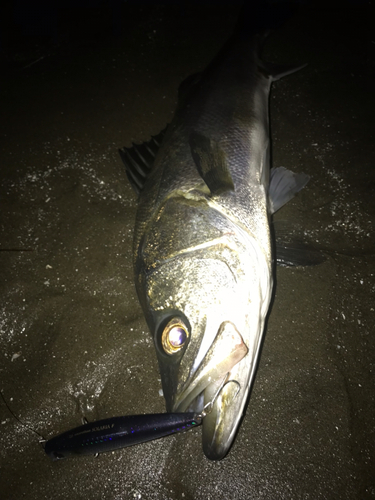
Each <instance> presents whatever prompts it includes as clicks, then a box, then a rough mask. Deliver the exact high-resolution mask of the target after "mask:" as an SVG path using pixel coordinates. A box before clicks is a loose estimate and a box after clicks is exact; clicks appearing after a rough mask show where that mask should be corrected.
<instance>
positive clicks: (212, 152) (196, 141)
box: [189, 132, 234, 195]
mask: <svg viewBox="0 0 375 500" xmlns="http://www.w3.org/2000/svg"><path fill="white" fill-rule="evenodd" d="M189 144H190V150H191V154H192V157H193V159H194V162H195V165H196V167H197V170H198V172H199V175H200V176H201V177H202V179H203V180H204V182H205V183H206V185H207V186H208V188H209V190H210V191H211V193H212V194H213V195H218V194H221V193H223V192H225V191H234V184H233V180H232V176H231V175H230V171H229V168H228V162H227V159H226V156H225V153H224V151H223V150H222V148H221V147H220V145H219V143H218V142H216V141H214V140H213V139H210V138H208V137H206V136H204V135H203V134H201V133H199V132H192V133H191V135H190V138H189Z"/></svg>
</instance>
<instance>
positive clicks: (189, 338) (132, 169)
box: [120, 16, 309, 459]
mask: <svg viewBox="0 0 375 500" xmlns="http://www.w3.org/2000/svg"><path fill="white" fill-rule="evenodd" d="M256 17H257V16H255V18H256ZM258 17H259V16H258ZM258 20H259V19H258ZM261 24H262V23H261ZM250 28H251V29H249V26H246V29H240V30H239V31H237V33H235V34H234V35H233V36H232V38H231V39H230V40H229V41H228V42H227V44H226V45H225V46H224V47H223V49H222V50H221V51H220V52H219V54H218V56H217V57H216V58H215V59H214V60H213V62H212V63H211V64H210V65H209V66H208V67H207V69H206V70H205V71H204V72H203V73H202V74H199V75H193V76H192V77H189V78H188V79H187V81H186V82H184V83H183V84H182V86H181V88H180V95H179V104H178V107H177V111H176V113H175V117H174V119H173V121H172V123H171V124H170V125H169V126H168V128H167V130H166V132H164V131H163V133H162V134H161V135H160V136H157V137H155V138H153V139H152V141H150V142H149V143H147V144H144V145H142V146H136V145H134V146H133V148H129V149H127V148H124V149H123V150H121V151H120V153H121V156H122V157H123V160H124V163H125V165H126V168H127V171H128V176H129V179H130V181H131V183H132V184H133V186H134V187H135V189H136V190H137V191H138V192H139V208H138V212H137V219H136V225H135V237H134V269H135V282H136V288H137V292H138V296H139V300H140V303H141V305H142V308H143V311H144V314H145V317H146V320H147V323H148V325H149V328H150V331H151V333H152V336H153V339H154V343H155V348H156V352H157V356H158V361H159V366H160V373H161V377H162V385H163V391H164V396H165V399H166V406H167V411H170V412H188V411H189V412H191V411H193V412H197V413H200V412H202V410H203V408H204V407H205V405H207V404H208V405H209V404H210V401H213V400H214V403H213V404H212V405H211V406H212V407H211V408H210V412H207V415H206V416H205V418H204V419H203V449H204V452H205V454H206V455H207V457H208V458H210V459H221V458H223V457H224V456H225V455H226V453H227V452H228V450H229V448H230V446H231V444H232V442H233V440H234V437H235V435H236V432H237V430H238V427H239V424H240V421H241V418H242V415H243V413H244V410H245V405H246V402H247V399H248V396H249V391H250V388H251V386H252V383H253V380H254V375H255V371H256V366H257V360H258V356H259V352H260V346H261V343H262V338H263V333H264V324H265V319H266V316H267V312H268V308H269V304H270V299H271V295H272V290H273V251H272V244H271V235H270V219H271V215H272V214H273V213H274V212H275V211H276V210H278V209H279V208H280V207H281V206H283V205H284V204H285V203H286V202H287V201H289V200H290V199H291V198H292V197H293V196H294V195H295V193H297V192H298V191H299V190H300V189H302V188H303V187H304V186H305V184H306V183H307V182H308V180H309V177H308V176H307V175H305V174H293V173H292V172H290V171H288V170H286V169H284V168H277V169H272V170H270V139H269V111H268V101H269V92H270V87H271V83H272V82H273V81H275V80H277V79H279V78H281V77H282V76H285V75H288V74H290V73H293V72H294V71H297V70H298V69H300V68H301V67H302V66H298V67H288V68H285V67H283V68H281V67H278V66H275V65H273V64H269V63H265V62H264V61H262V60H261V58H260V49H261V47H262V45H263V42H264V39H265V37H266V35H265V32H264V29H263V26H262V25H261V26H260V27H259V26H258V25H257V22H256V19H255V21H254V20H253V24H252V25H251V27H250ZM160 142H161V145H160ZM154 157H155V158H154Z"/></svg>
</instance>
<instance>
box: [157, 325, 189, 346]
mask: <svg viewBox="0 0 375 500" xmlns="http://www.w3.org/2000/svg"><path fill="white" fill-rule="evenodd" d="M188 338H189V330H188V329H187V327H186V325H185V324H184V322H183V321H182V320H181V319H180V318H173V319H171V321H170V322H169V323H168V324H167V326H166V327H165V328H164V330H163V333H162V335H161V343H162V346H163V349H164V351H165V352H166V353H167V354H175V353H176V352H178V351H179V350H180V349H182V348H183V347H184V345H185V344H186V341H187V340H188Z"/></svg>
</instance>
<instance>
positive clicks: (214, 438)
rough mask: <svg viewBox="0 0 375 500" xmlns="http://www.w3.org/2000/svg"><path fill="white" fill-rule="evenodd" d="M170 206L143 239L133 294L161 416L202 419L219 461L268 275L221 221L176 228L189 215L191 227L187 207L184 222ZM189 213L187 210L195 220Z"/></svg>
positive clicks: (208, 447)
mask: <svg viewBox="0 0 375 500" xmlns="http://www.w3.org/2000/svg"><path fill="white" fill-rule="evenodd" d="M170 203H172V204H174V206H173V211H172V212H173V213H174V215H175V216H174V217H173V219H172V218H170V219H169V218H168V217H167V215H168V209H169V210H171V209H172V207H171V206H169V207H164V210H163V218H159V219H157V218H156V219H157V221H156V222H155V225H154V227H153V229H150V231H149V233H148V235H147V236H146V237H145V238H144V240H143V243H142V258H139V260H138V265H137V270H138V272H137V276H138V286H137V290H138V295H139V298H140V301H141V304H142V307H143V309H144V312H145V316H146V319H147V322H148V325H149V328H150V331H151V332H152V334H153V338H154V344H155V348H156V353H157V357H158V362H159V368H160V374H161V379H162V386H163V392H164V397H165V400H166V407H167V411H169V412H185V411H194V412H198V413H199V412H200V413H202V414H203V415H204V419H203V449H204V452H205V454H206V455H207V457H208V458H210V459H214V460H215V459H221V458H223V457H224V456H225V455H226V454H227V452H228V450H229V448H230V446H231V444H232V442H233V440H234V437H235V435H236V432H237V429H238V426H239V424H240V421H241V418H242V415H243V412H244V408H245V404H246V401H247V398H248V394H249V389H250V385H251V382H252V380H253V376H254V373H255V367H256V359H257V356H258V352H259V347H260V343H261V338H262V333H263V327H264V320H265V316H266V313H267V310H268V304H269V298H270V293H271V292H270V290H271V284H270V279H271V278H270V272H269V267H268V265H267V263H266V262H265V261H266V259H264V255H263V254H262V252H261V251H259V248H258V247H257V245H256V243H254V242H253V244H252V243H250V244H249V242H246V245H245V244H244V242H243V241H241V237H239V235H238V234H236V233H235V232H234V231H233V228H228V223H227V222H225V224H224V223H223V224H221V222H223V221H220V220H218V219H220V217H221V216H217V217H215V223H214V222H213V221H212V220H211V224H204V220H203V221H202V217H199V221H200V224H201V225H200V226H198V225H195V226H194V225H193V226H189V223H188V224H187V225H185V224H181V221H182V220H185V221H189V217H190V223H191V222H192V220H191V213H190V209H191V207H190V209H188V210H187V213H185V215H186V217H185V218H183V217H182V215H181V216H180V217H176V213H177V214H178V209H179V208H181V207H178V206H177V205H176V201H174V202H170ZM198 211H199V210H198ZM196 212H197V207H194V213H195V216H194V220H195V222H197V217H196V216H197V214H196ZM201 215H202V214H201ZM205 216H206V217H208V215H207V214H203V219H204V217H205ZM162 219H163V221H162ZM176 221H180V223H179V224H177V222H176ZM168 222H169V223H168ZM188 227H190V233H191V227H204V228H205V229H204V231H203V230H198V231H197V233H196V234H195V237H192V236H191V234H188V231H189V230H188ZM214 227H215V230H213V228H214ZM218 227H219V229H217V228H218ZM163 228H164V229H165V231H163V230H162V229H163ZM171 228H174V229H173V230H171ZM167 229H168V230H167ZM229 229H230V230H229ZM198 233H201V234H198Z"/></svg>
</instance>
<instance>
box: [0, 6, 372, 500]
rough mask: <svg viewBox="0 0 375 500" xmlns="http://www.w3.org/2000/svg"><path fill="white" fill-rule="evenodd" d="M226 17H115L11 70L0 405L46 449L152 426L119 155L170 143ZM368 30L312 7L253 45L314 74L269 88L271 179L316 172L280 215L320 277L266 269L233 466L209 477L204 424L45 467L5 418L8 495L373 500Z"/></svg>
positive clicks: (225, 31) (230, 14)
mask: <svg viewBox="0 0 375 500" xmlns="http://www.w3.org/2000/svg"><path fill="white" fill-rule="evenodd" d="M237 12H238V8H237V7H236V6H233V7H220V8H219V7H217V8H215V9H212V8H206V9H205V10H204V12H203V13H202V9H198V8H193V7H192V8H186V9H184V10H176V9H172V8H171V7H152V8H151V7H149V8H146V7H142V8H141V7H131V6H127V7H124V10H123V13H122V21H123V23H122V24H121V25H122V27H123V29H122V33H121V34H120V33H116V34H118V35H119V36H117V37H114V32H113V31H112V30H111V26H110V25H108V26H106V30H105V29H104V28H103V29H102V30H101V29H100V28H91V31H90V28H88V27H87V26H86V28H85V29H86V31H85V33H84V35H83V36H82V37H80V38H79V37H75V36H74V34H73V35H71V37H70V38H69V39H68V40H65V41H63V42H61V44H60V45H59V46H58V47H55V48H52V49H50V50H49V51H47V50H46V49H44V52H43V47H42V48H41V49H40V50H41V52H39V53H36V51H35V50H34V51H33V50H31V49H30V51H27V50H26V48H25V46H23V47H22V48H21V49H20V50H19V53H18V57H17V58H16V57H14V60H13V62H14V61H16V63H15V64H13V65H10V64H9V65H8V67H7V76H6V78H5V79H4V80H3V81H2V89H1V97H2V99H1V102H2V106H1V115H2V119H1V123H0V127H1V137H2V141H1V189H0V216H1V240H0V243H1V246H0V274H1V280H0V296H1V318H0V381H1V385H0V389H1V391H2V394H3V396H4V398H5V400H6V402H7V405H8V406H9V408H10V409H11V411H12V412H13V414H14V415H16V416H17V417H18V418H19V419H21V420H22V422H24V424H25V425H27V426H29V427H30V428H32V429H34V430H36V431H37V432H39V433H40V434H42V435H43V436H44V437H46V438H50V437H52V436H54V435H56V434H58V433H60V432H62V431H65V430H68V429H69V428H72V427H76V426H77V425H79V424H80V422H81V418H82V416H85V417H86V418H87V419H88V420H89V421H92V420H97V419H101V418H107V417H112V416H115V415H127V414H129V415H131V414H137V413H155V412H163V411H164V400H163V398H162V396H161V395H160V390H161V384H160V377H159V373H158V367H157V361H156V356H155V353H154V349H153V345H152V342H151V338H150V336H149V334H148V331H147V325H146V323H145V321H144V319H143V315H142V311H141V308H140V305H139V304H138V299H137V296H136V293H135V288H134V280H133V271H132V235H133V226H134V217H135V212H136V206H137V200H136V196H135V194H134V193H133V191H132V189H131V187H130V186H129V184H128V181H127V178H126V174H125V171H124V168H123V167H122V164H121V161H120V159H119V157H118V153H117V149H118V148H119V147H121V146H123V145H126V146H130V144H131V142H132V141H135V142H142V141H144V140H147V139H148V138H149V137H150V135H151V134H152V135H155V134H157V133H158V132H159V131H160V130H161V129H162V128H164V126H165V125H166V123H167V122H169V121H170V120H171V117H172V116H173V112H174V109H175V105H176V99H177V89H178V85H179V83H180V82H181V81H182V80H183V79H184V78H185V77H186V76H188V75H190V74H192V73H194V72H198V71H200V70H202V69H203V68H204V67H205V66H206V64H207V63H208V62H209V61H210V60H211V59H212V57H213V56H214V55H215V53H216V52H217V50H218V49H219V48H220V47H221V45H222V44H223V42H224V41H225V40H226V38H227V37H228V36H229V34H230V32H231V29H232V27H233V25H234V22H235V19H236V15H237ZM203 14H204V15H203ZM369 14H370V12H369V10H368V9H367V8H364V7H363V8H360V9H354V8H352V9H346V10H345V9H340V10H330V9H308V8H305V9H302V10H301V11H300V12H299V13H298V14H297V15H296V16H295V17H294V18H293V19H292V20H290V21H289V22H288V23H287V24H286V25H285V26H284V27H283V28H282V29H280V30H279V31H278V32H277V33H275V34H273V35H272V36H271V37H270V39H269V41H268V42H267V45H266V48H265V54H264V58H265V59H266V60H269V61H272V62H279V63H282V62H285V63H291V64H292V63H299V62H308V63H309V65H308V67H307V68H305V69H304V70H303V71H300V72H299V73H297V74H295V75H292V76H290V77H287V78H285V79H283V80H280V81H278V82H276V83H275V84H274V86H273V89H272V93H271V126H272V141H273V164H274V165H275V166H280V165H282V166H285V167H287V168H290V169H292V170H294V171H303V172H306V173H307V174H309V175H310V176H311V181H310V182H309V184H308V186H307V187H306V188H305V189H304V190H303V191H302V192H301V193H300V194H299V195H298V196H297V197H296V198H295V199H294V200H292V201H291V202H290V203H289V204H288V205H287V206H286V207H285V208H283V209H282V210H281V211H280V212H279V213H278V214H277V216H276V219H278V220H288V221H293V222H295V223H296V224H298V225H299V227H301V228H302V232H303V233H304V238H305V239H306V240H307V241H308V242H310V244H311V245H312V246H314V247H315V248H320V249H321V250H322V251H323V252H324V254H325V255H326V261H325V263H324V264H322V265H319V266H316V267H309V268H296V269H287V268H278V269H277V276H276V280H277V286H276V293H275V298H274V302H273V306H272V311H271V314H270V316H269V321H268V326H267V333H266V337H265V342H264V346H263V352H262V357H261V361H260V364H259V369H258V374H257V378H256V381H255V384H254V388H253V392H252V397H251V399H250V403H249V406H248V408H247V412H246V415H245V417H244V419H243V423H242V426H241V428H240V431H239V433H238V436H237V439H236V441H235V443H234V446H233V447H232V449H231V451H230V453H229V455H228V456H227V457H226V458H225V459H224V460H222V461H220V462H210V461H209V460H207V459H206V458H205V456H204V454H203V452H202V447H201V430H200V429H199V428H198V429H195V430H193V431H191V432H190V431H189V432H188V433H185V434H179V435H174V436H171V437H168V438H165V439H161V440H158V441H155V442H151V443H146V444H144V445H141V446H135V447H132V448H127V449H124V450H121V451H117V452H115V453H108V454H103V455H100V456H99V457H98V458H95V457H85V458H77V459H70V460H65V461H64V460H63V461H58V462H52V461H50V459H49V458H48V457H47V456H46V455H45V453H44V451H43V448H42V446H41V445H40V444H39V443H38V437H37V436H36V435H35V434H33V432H32V431H30V430H28V429H27V428H25V426H23V425H21V424H20V423H19V422H18V421H17V420H16V418H15V417H14V416H13V415H12V414H11V413H10V412H9V410H8V408H7V406H6V405H5V404H4V403H3V401H0V423H1V428H0V430H1V433H0V492H1V493H0V496H1V498H3V499H13V498H27V499H30V500H34V499H35V500H36V499H38V500H41V499H50V498H55V499H65V498H70V499H80V498H91V499H110V500H115V499H116V500H120V499H128V498H130V499H131V498H136V499H140V498H142V499H170V500H175V499H185V500H193V499H195V500H197V499H205V500H207V499H218V500H220V499H223V500H224V499H228V498H236V499H249V498H254V499H258V498H264V499H268V500H274V499H276V498H277V499H296V500H297V499H298V500H300V499H310V498H311V499H314V500H316V499H340V500H344V499H351V500H352V499H361V500H366V499H371V498H375V479H374V478H375V474H374V467H375V465H374V463H375V449H374V442H375V436H374V429H375V416H374V408H375V404H374V357H375V355H374V352H375V349H374V348H375V345H374V344H375V341H374V335H373V330H374V318H375V300H374V295H375V294H374V291H375V280H374V273H375V265H374V254H375V250H374V248H375V236H374V234H375V232H374V218H375V173H374V172H375V171H374V160H375V155H374V144H375V140H374V130H375V127H374V120H373V113H374V109H375V102H374V100H375V99H374V91H373V81H374V80H373V78H374V60H375V57H374V51H375V44H374V37H373V36H372V38H371V32H370V28H369V21H368V19H369ZM207 15H209V19H210V23H209V25H208V23H207V21H206V19H207V17H206V16H207ZM103 23H104V21H103ZM97 26H98V25H97ZM99 27H100V23H99ZM40 53H41V54H42V55H43V53H44V55H45V57H43V59H41V60H40V61H39V62H35V60H37V59H38V57H40ZM33 62H35V64H32V63H33ZM8 63H9V61H8ZM25 66H28V67H25Z"/></svg>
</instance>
